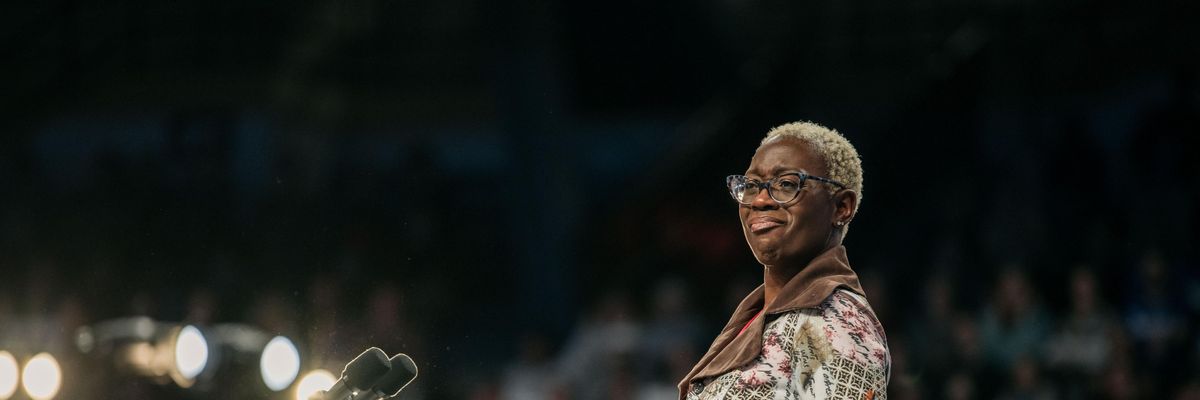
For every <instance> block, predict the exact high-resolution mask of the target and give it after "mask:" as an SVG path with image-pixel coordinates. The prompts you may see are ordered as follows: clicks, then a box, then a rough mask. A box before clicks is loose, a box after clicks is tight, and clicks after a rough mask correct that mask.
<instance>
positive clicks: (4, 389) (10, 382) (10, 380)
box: [0, 351, 20, 399]
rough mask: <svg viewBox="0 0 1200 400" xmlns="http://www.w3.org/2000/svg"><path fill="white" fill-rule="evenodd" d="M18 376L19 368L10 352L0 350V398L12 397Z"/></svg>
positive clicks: (15, 389)
mask: <svg viewBox="0 0 1200 400" xmlns="http://www.w3.org/2000/svg"><path fill="white" fill-rule="evenodd" d="M19 378H20V368H19V367H18V366H17V359H16V358H15V357H13V355H12V353H9V352H7V351H0V399H7V398H9V397H12V395H13V393H14V392H16V391H17V383H18V381H19Z"/></svg>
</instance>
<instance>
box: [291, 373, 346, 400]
mask: <svg viewBox="0 0 1200 400" xmlns="http://www.w3.org/2000/svg"><path fill="white" fill-rule="evenodd" d="M336 382H337V377H334V376H333V374H332V373H330V372H329V371H326V370H323V369H317V370H313V371H311V372H309V373H307V374H304V378H301V379H300V384H298V385H296V400H308V398H309V397H312V395H314V394H317V392H320V391H322V390H329V388H332V387H333V384H334V383H336Z"/></svg>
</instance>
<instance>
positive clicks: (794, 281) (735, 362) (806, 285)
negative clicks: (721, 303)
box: [679, 245, 863, 398]
mask: <svg viewBox="0 0 1200 400" xmlns="http://www.w3.org/2000/svg"><path fill="white" fill-rule="evenodd" d="M839 287H840V288H845V289H849V290H851V291H853V292H855V293H858V294H860V295H862V294H863V290H862V286H860V285H859V282H858V275H856V274H855V273H854V271H853V270H851V269H850V261H849V260H848V259H847V257H846V247H845V246H840V245H839V246H837V247H834V248H831V249H829V250H826V251H825V252H824V253H821V254H820V255H818V256H817V257H816V258H814V259H813V260H812V261H811V262H809V263H808V266H806V267H804V269H802V270H800V272H797V273H796V275H795V276H793V277H792V278H791V279H790V280H788V282H787V283H786V284H784V286H783V289H782V290H780V292H779V294H778V295H776V297H775V301H774V302H772V303H771V304H770V305H768V306H767V309H766V311H765V312H764V313H763V314H764V315H763V317H762V318H754V316H755V315H757V314H758V312H759V311H761V310H762V309H763V300H764V298H763V290H764V289H763V286H761V285H760V286H759V287H758V288H757V289H754V291H753V292H750V295H749V296H746V298H745V299H744V300H742V302H741V304H739V305H738V307H737V310H735V311H734V312H733V316H732V317H731V318H730V319H729V322H728V323H726V324H725V328H724V329H722V330H721V334H720V335H718V336H717V338H716V339H715V340H714V341H713V344H712V346H711V347H709V349H708V352H707V353H705V354H704V356H703V357H701V358H700V362H698V363H696V366H695V367H693V368H692V371H691V372H690V373H688V375H687V377H686V378H684V379H683V381H682V382H680V383H679V394H680V398H683V397H684V396H685V395H686V393H687V390H688V389H689V386H691V383H692V382H694V381H699V380H703V379H706V378H709V377H713V376H719V375H722V374H725V373H728V372H729V371H732V370H734V369H736V368H738V367H741V366H743V365H746V364H747V363H749V362H751V361H753V360H754V359H755V358H756V357H758V355H759V353H761V352H762V335H763V330H764V329H765V326H766V324H765V323H764V320H766V319H767V318H768V317H770V316H772V315H776V314H781V313H784V312H788V311H793V310H797V309H802V308H815V307H817V306H819V305H820V304H821V303H822V302H824V301H825V299H826V298H828V297H829V295H830V294H833V291H834V290H835V289H837V288H839ZM751 318H754V321H751V322H750V325H749V326H746V323H747V321H750V319H751ZM743 326H746V330H745V331H744V332H741V331H742V327H743ZM738 332H741V334H740V335H739V334H738Z"/></svg>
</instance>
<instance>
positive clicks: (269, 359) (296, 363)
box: [259, 336, 300, 392]
mask: <svg viewBox="0 0 1200 400" xmlns="http://www.w3.org/2000/svg"><path fill="white" fill-rule="evenodd" d="M259 369H260V370H262V379H263V383H266V384H267V388H268V389H271V391H273V392H278V391H280V390H283V389H287V387H288V386H290V385H291V384H292V381H295V380H296V375H297V374H299V373H300V351H298V350H296V345H294V344H292V341H291V340H288V338H286V337H283V336H276V337H274V338H272V339H271V341H270V342H267V346H266V347H264V348H263V351H262V358H261V359H260V361H259Z"/></svg>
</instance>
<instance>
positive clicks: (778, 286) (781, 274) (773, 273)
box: [763, 265, 803, 309]
mask: <svg viewBox="0 0 1200 400" xmlns="http://www.w3.org/2000/svg"><path fill="white" fill-rule="evenodd" d="M802 268H803V267H801V268H796V267H787V266H783V265H764V266H763V309H766V308H767V306H769V305H770V304H771V302H773V301H775V296H776V295H778V294H779V291H780V290H783V286H784V285H787V283H788V281H790V280H792V277H794V276H796V274H797V273H799V272H800V270H801V269H802Z"/></svg>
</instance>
